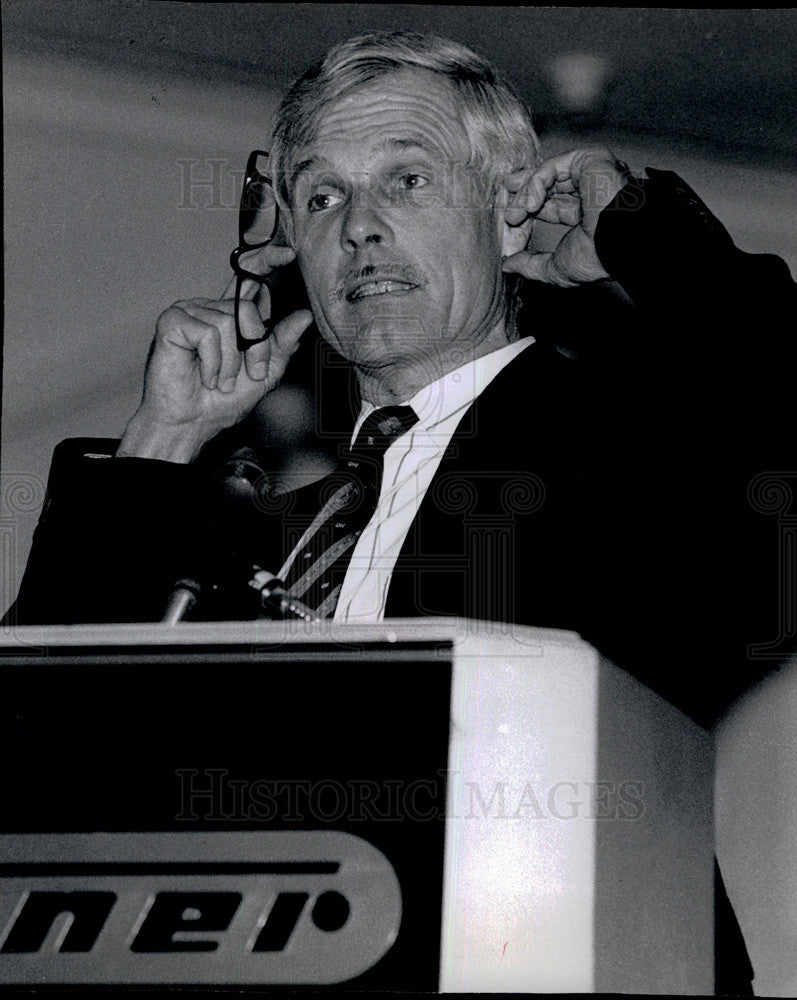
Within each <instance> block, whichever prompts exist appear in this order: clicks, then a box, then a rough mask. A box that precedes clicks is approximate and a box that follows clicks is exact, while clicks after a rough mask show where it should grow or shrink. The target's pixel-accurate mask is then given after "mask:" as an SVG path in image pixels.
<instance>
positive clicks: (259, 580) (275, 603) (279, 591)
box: [249, 566, 321, 622]
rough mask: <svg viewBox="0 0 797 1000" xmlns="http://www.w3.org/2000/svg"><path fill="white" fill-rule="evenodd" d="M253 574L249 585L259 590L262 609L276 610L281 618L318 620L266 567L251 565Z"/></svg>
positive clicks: (313, 612)
mask: <svg viewBox="0 0 797 1000" xmlns="http://www.w3.org/2000/svg"><path fill="white" fill-rule="evenodd" d="M252 568H253V569H254V571H255V574H254V576H253V577H252V579H251V580H250V581H249V586H250V587H253V588H254V589H255V590H257V591H259V592H260V602H261V604H262V605H263V608H264V610H272V611H278V612H279V613H280V615H281V616H282V617H283V618H298V619H300V620H301V621H305V622H320V621H321V619H320V618H319V617H318V615H317V614H316V613H315V611H312V610H311V609H310V608H308V607H307V605H306V604H302V602H301V601H297V599H296V598H295V597H291V595H290V594H289V593H288V592H287V591H286V590H285V584H284V583H283V582H282V580H280V579H279V578H278V577H276V576H274V574H273V573H269V571H268V570H267V569H261V568H260V567H259V566H253V567H252Z"/></svg>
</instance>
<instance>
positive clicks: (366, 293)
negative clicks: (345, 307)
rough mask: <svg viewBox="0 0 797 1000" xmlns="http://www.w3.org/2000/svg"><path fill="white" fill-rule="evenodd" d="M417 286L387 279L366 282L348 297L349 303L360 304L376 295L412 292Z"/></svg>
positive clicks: (353, 290) (354, 289) (407, 282)
mask: <svg viewBox="0 0 797 1000" xmlns="http://www.w3.org/2000/svg"><path fill="white" fill-rule="evenodd" d="M417 287H418V286H417V285H414V284H412V282H409V281H394V280H392V279H390V278H387V279H385V280H383V281H366V282H364V283H363V284H362V285H357V287H356V288H353V289H352V290H351V291H350V292H349V293H348V295H347V296H346V298H347V300H348V301H349V302H359V301H360V300H361V299H368V298H373V297H374V296H375V295H393V294H403V293H405V292H411V291H412V290H413V289H415V288H417Z"/></svg>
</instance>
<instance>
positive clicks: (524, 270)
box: [502, 250, 577, 288]
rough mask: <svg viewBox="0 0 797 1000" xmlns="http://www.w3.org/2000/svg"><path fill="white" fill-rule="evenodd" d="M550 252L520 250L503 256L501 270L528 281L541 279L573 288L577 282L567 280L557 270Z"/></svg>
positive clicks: (549, 283) (562, 286) (550, 283)
mask: <svg viewBox="0 0 797 1000" xmlns="http://www.w3.org/2000/svg"><path fill="white" fill-rule="evenodd" d="M553 257H554V255H553V254H552V253H531V252H530V251H528V250H521V251H520V253H515V254H512V256H511V257H506V258H504V262H503V265H502V270H503V271H504V272H505V273H506V274H521V275H523V277H524V278H528V279H529V281H543V282H545V284H546V285H558V286H559V287H560V288H575V286H576V284H577V282H575V281H569V280H568V279H567V278H565V277H563V276H562V275H561V274H560V273H559V271H557V269H556V266H555V265H554V260H553Z"/></svg>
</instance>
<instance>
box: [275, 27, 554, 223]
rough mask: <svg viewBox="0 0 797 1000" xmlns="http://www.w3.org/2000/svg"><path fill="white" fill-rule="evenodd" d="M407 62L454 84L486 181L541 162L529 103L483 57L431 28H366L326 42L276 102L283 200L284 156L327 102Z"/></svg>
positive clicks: (278, 182) (286, 196) (474, 159)
mask: <svg viewBox="0 0 797 1000" xmlns="http://www.w3.org/2000/svg"><path fill="white" fill-rule="evenodd" d="M408 68H416V69H426V70H431V71H432V72H434V73H439V74H440V75H442V76H444V77H446V78H447V79H448V80H449V81H450V82H451V83H452V84H453V86H454V92H455V94H456V95H457V97H458V99H459V103H460V107H461V114H462V124H463V126H464V129H465V133H466V135H467V136H468V141H469V144H470V161H469V162H470V165H472V166H474V167H476V168H477V169H478V170H479V171H480V172H481V173H482V174H483V175H485V176H486V177H487V178H488V179H489V180H490V182H491V184H493V185H494V184H495V182H496V180H497V179H498V178H499V177H500V176H501V175H504V174H507V173H510V172H511V171H514V170H519V169H522V168H525V167H532V166H537V165H538V164H539V163H540V146H539V140H538V139H537V135H536V133H535V131H534V126H533V125H532V122H531V116H530V115H529V112H528V110H527V109H526V108H525V106H524V105H523V104H522V102H521V101H520V99H519V98H518V97H517V95H516V94H515V92H514V90H512V88H511V87H510V86H509V84H507V83H506V82H504V81H503V80H502V79H501V78H500V77H499V75H498V73H497V72H496V70H495V69H494V68H493V67H492V66H491V65H490V63H488V62H487V60H485V59H483V58H482V57H481V56H479V55H477V54H476V53H475V52H472V51H471V50H470V49H469V48H466V47H465V46H464V45H460V44H459V43H458V42H452V41H449V40H448V39H446V38H438V37H437V36H435V35H423V34H419V33H416V32H411V31H385V32H381V31H380V32H372V33H369V34H365V35H357V36H355V37H354V38H349V39H347V40H346V41H344V42H341V43H340V44H338V45H336V46H335V47H334V48H332V49H330V51H329V52H328V53H327V54H326V55H325V56H324V57H323V58H322V59H321V60H319V61H318V62H317V63H315V64H314V65H313V66H311V67H310V69H308V70H307V71H306V72H305V73H304V74H303V75H302V76H301V77H299V79H298V80H297V81H296V82H295V83H294V84H293V86H292V87H291V88H290V90H289V91H288V93H287V94H286V95H285V97H284V99H283V101H282V103H281V105H280V108H279V111H278V113H277V120H276V125H275V126H274V131H273V133H272V145H271V157H270V159H271V171H272V181H273V183H274V190H275V191H276V192H277V197H278V198H279V199H281V200H282V201H283V203H284V204H285V205H286V206H287V205H288V204H289V201H290V191H289V190H288V176H287V168H288V161H289V158H290V155H291V153H292V151H293V150H294V149H295V148H296V147H298V146H301V145H305V144H307V143H309V142H312V140H313V138H314V136H315V133H316V130H317V128H318V126H319V123H320V121H321V119H322V117H323V114H324V112H325V110H326V109H327V108H328V107H329V106H330V104H331V103H332V102H334V101H337V100H338V99H339V98H341V97H343V96H344V95H345V94H347V93H348V92H349V91H350V90H352V89H353V88H355V87H358V86H360V85H361V84H364V83H367V82H368V81H370V80H374V79H377V78H378V77H381V76H385V75H387V74H389V73H391V72H396V71H398V70H402V69H408Z"/></svg>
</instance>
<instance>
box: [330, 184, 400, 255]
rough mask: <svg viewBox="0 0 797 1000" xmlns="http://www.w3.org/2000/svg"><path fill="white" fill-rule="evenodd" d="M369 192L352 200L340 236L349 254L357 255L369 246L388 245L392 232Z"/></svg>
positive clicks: (342, 244)
mask: <svg viewBox="0 0 797 1000" xmlns="http://www.w3.org/2000/svg"><path fill="white" fill-rule="evenodd" d="M372 197H373V195H370V194H369V193H368V192H364V193H362V194H360V196H359V198H357V199H352V202H351V203H350V205H349V207H348V210H347V212H346V216H345V218H344V220H343V226H342V229H341V234H340V243H341V246H342V247H343V249H344V250H345V251H346V252H347V253H356V252H357V251H358V250H362V249H363V248H364V247H366V246H367V245H369V244H370V245H379V244H381V243H387V242H389V241H390V239H391V236H392V230H391V229H390V226H389V224H388V222H387V221H386V219H385V217H384V214H383V213H382V212H381V211H380V210H379V206H378V205H375V204H373V202H372V200H371V199H372Z"/></svg>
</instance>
